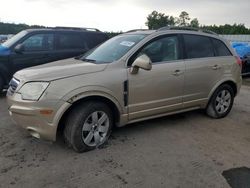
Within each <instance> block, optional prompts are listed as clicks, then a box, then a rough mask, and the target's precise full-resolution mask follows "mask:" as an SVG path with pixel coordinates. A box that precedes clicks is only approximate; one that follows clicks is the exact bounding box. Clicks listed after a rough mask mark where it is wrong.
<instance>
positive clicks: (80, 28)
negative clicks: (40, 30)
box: [55, 26, 100, 31]
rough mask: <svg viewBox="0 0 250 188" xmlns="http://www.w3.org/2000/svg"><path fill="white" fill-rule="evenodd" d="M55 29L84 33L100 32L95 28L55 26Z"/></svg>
mask: <svg viewBox="0 0 250 188" xmlns="http://www.w3.org/2000/svg"><path fill="white" fill-rule="evenodd" d="M55 29H69V30H85V31H100V30H99V29H96V28H87V27H64V26H56V27H55Z"/></svg>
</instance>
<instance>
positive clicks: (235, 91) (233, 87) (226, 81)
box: [206, 80, 238, 107]
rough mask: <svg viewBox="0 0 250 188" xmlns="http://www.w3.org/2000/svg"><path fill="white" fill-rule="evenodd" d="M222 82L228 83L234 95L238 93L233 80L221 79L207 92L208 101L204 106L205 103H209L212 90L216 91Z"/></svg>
mask: <svg viewBox="0 0 250 188" xmlns="http://www.w3.org/2000/svg"><path fill="white" fill-rule="evenodd" d="M224 84H228V85H229V86H231V87H232V89H233V91H234V96H236V95H237V94H238V89H237V84H236V82H235V81H233V80H223V81H221V82H219V83H218V84H216V85H215V86H214V87H213V89H212V90H211V91H210V93H209V96H208V102H207V104H206V107H207V105H208V104H209V102H210V100H211V98H212V96H213V94H214V92H215V91H216V89H217V88H219V87H220V86H221V85H224Z"/></svg>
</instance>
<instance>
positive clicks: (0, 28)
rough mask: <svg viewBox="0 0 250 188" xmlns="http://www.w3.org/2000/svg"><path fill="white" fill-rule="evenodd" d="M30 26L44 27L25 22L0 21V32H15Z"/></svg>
mask: <svg viewBox="0 0 250 188" xmlns="http://www.w3.org/2000/svg"><path fill="white" fill-rule="evenodd" d="M31 28H45V27H44V26H39V25H32V26H29V25H26V24H13V23H3V22H0V34H17V33H18V32H20V31H22V30H24V29H31Z"/></svg>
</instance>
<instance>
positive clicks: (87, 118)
mask: <svg viewBox="0 0 250 188" xmlns="http://www.w3.org/2000/svg"><path fill="white" fill-rule="evenodd" d="M193 30H194V31H193ZM193 30H190V29H189V30H187V28H178V27H177V28H176V27H173V28H161V29H159V30H157V31H152V30H148V31H133V32H127V33H125V34H122V35H119V36H116V37H114V38H112V39H110V40H108V41H106V42H105V43H103V44H102V45H100V46H99V47H97V48H95V49H94V50H92V51H89V52H88V53H86V54H85V55H84V56H83V57H81V58H80V59H67V60H63V61H58V62H57V66H52V67H47V66H39V67H34V68H31V69H26V70H22V71H19V72H17V73H16V74H15V75H14V77H13V79H12V81H11V82H10V87H9V90H8V92H7V96H8V104H9V111H10V115H11V117H12V118H13V119H14V120H15V121H16V122H17V124H19V125H21V126H22V127H23V128H25V129H26V130H28V131H29V133H30V134H31V135H32V136H34V137H36V138H42V139H47V140H52V141H55V140H56V135H57V132H58V130H63V133H64V138H65V141H66V143H68V144H69V146H72V147H73V148H74V149H75V150H76V151H78V152H83V151H88V150H91V149H94V148H96V147H99V146H101V145H103V144H104V143H105V142H106V141H107V139H108V137H109V135H110V133H111V130H112V128H113V127H114V126H123V125H125V124H128V123H134V122H137V121H142V120H147V119H151V118H156V117H160V116H165V115H168V114H174V113H180V112H185V111H189V110H194V109H205V111H206V113H207V115H208V116H210V117H212V118H223V117H225V116H226V115H227V114H228V113H229V112H230V110H231V108H232V106H233V102H234V97H235V96H236V95H237V94H238V93H239V90H240V87H241V82H242V78H241V61H240V60H239V58H238V57H237V56H236V54H235V51H234V50H233V49H232V48H231V47H230V44H229V43H227V42H226V41H225V40H223V39H222V38H220V37H219V36H218V35H215V34H213V33H210V32H202V31H200V30H198V31H196V29H193Z"/></svg>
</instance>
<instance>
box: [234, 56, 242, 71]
mask: <svg viewBox="0 0 250 188" xmlns="http://www.w3.org/2000/svg"><path fill="white" fill-rule="evenodd" d="M235 58H236V63H237V64H238V65H239V66H240V67H241V68H242V61H241V59H240V58H239V57H238V56H236V57H235Z"/></svg>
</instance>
